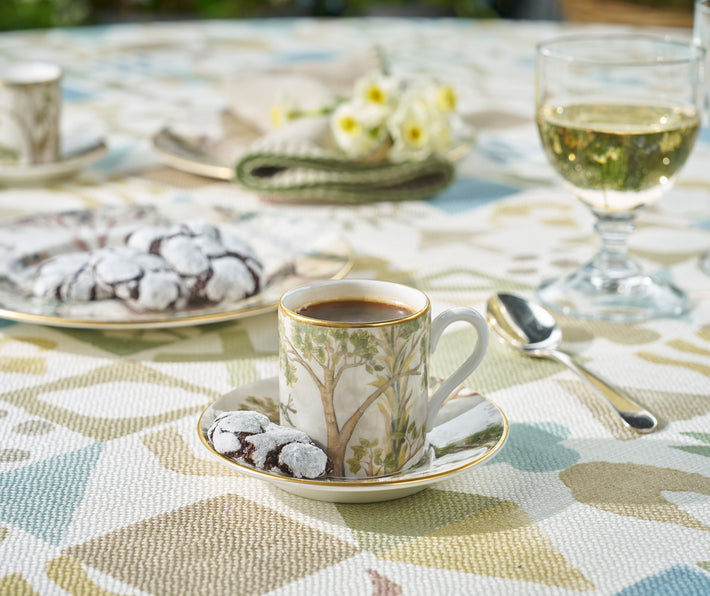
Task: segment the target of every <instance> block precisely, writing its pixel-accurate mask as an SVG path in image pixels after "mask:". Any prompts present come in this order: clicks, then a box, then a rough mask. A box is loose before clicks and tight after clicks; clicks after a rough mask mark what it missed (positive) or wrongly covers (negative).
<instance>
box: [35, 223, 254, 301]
mask: <svg viewBox="0 0 710 596" xmlns="http://www.w3.org/2000/svg"><path fill="white" fill-rule="evenodd" d="M125 242H126V245H125V246H117V247H113V248H101V249H97V250H94V251H90V252H76V253H66V254H60V255H57V256H55V257H52V258H50V259H48V260H47V261H45V262H44V263H43V264H42V265H40V266H39V267H38V269H37V272H36V274H35V278H34V281H33V288H32V293H33V294H34V295H35V296H39V297H41V298H45V299H49V300H58V301H62V302H74V301H90V300H107V299H118V300H122V301H124V302H126V303H127V304H129V305H130V306H131V307H133V308H136V309H141V310H151V311H164V310H168V309H176V308H184V307H185V306H188V305H200V304H205V303H218V302H221V301H223V300H225V301H236V300H241V299H243V298H247V297H249V296H252V295H253V294H256V293H257V292H258V291H259V290H260V289H261V286H262V283H263V268H262V265H261V263H260V261H259V260H258V259H257V257H256V255H255V254H254V252H253V251H252V249H251V247H250V246H249V245H248V244H247V243H246V242H244V241H243V240H241V239H240V238H236V237H235V236H233V235H232V234H229V233H227V232H224V231H222V230H220V229H219V228H217V227H216V226H213V225H212V224H209V223H206V222H199V221H195V222H188V223H185V224H182V225H179V226H172V227H169V228H168V227H157V226H146V227H142V228H138V229H135V230H134V231H133V232H131V233H130V234H128V235H127V236H126V238H125Z"/></svg>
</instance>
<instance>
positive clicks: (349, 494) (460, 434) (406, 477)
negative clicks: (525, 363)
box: [197, 377, 508, 503]
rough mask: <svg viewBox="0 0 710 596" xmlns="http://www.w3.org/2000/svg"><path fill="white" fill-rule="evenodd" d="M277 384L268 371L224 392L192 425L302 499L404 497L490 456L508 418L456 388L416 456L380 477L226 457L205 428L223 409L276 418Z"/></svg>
mask: <svg viewBox="0 0 710 596" xmlns="http://www.w3.org/2000/svg"><path fill="white" fill-rule="evenodd" d="M278 390H279V388H278V378H276V377H271V378H267V379H262V380H261V381H257V382H255V383H250V384H248V385H244V386H242V387H239V388H237V389H235V390H233V391H231V392H229V393H227V394H226V395H224V396H222V397H221V398H219V399H218V400H217V401H216V402H214V403H213V404H211V405H210V406H209V407H208V408H207V409H206V410H205V411H204V412H203V413H202V415H201V416H200V419H199V421H198V423H197V431H198V434H199V437H200V440H201V442H202V444H203V445H204V446H205V447H206V448H207V450H208V451H209V452H210V453H211V454H212V455H213V456H215V457H216V458H218V460H219V461H220V462H221V463H223V464H224V465H225V466H227V467H228V468H231V469H232V470H236V471H237V472H241V473H243V474H246V475H248V476H253V477H255V478H259V479H261V480H265V481H266V482H269V483H271V484H273V485H274V486H277V487H278V488H280V489H282V490H285V491H286V492H289V493H293V494H295V495H299V496H301V497H306V498H308V499H316V500H319V501H330V502H334V503H371V502H376V501H388V500H391V499H398V498H400V497H406V496H408V495H412V494H414V493H416V492H419V491H421V490H423V489H425V488H426V487H428V486H431V485H432V484H434V483H436V482H440V481H441V480H444V479H446V478H450V477H451V476H453V475H455V474H458V473H460V472H463V471H464V470H468V469H470V468H472V467H473V466H475V465H478V464H480V463H482V462H484V461H486V460H488V459H490V458H491V457H492V456H493V455H495V454H496V453H497V452H498V451H499V450H500V448H501V447H502V446H503V444H504V443H505V440H506V438H507V437H508V420H507V419H506V417H505V414H503V412H502V411H501V410H500V408H498V406H496V405H495V404H494V403H493V402H491V401H490V400H489V399H487V398H486V397H484V396H483V395H481V394H480V393H475V392H473V391H471V390H470V389H467V388H461V389H460V390H459V391H458V392H457V393H456V394H454V395H452V396H450V397H449V399H448V400H447V402H446V404H445V405H444V407H443V408H442V410H441V412H440V414H439V416H438V417H437V421H436V426H435V427H434V428H433V429H432V430H431V431H430V432H429V434H428V435H427V450H426V453H425V455H424V457H423V458H422V460H421V461H420V462H419V463H417V464H416V465H415V466H413V467H411V468H409V469H408V470H406V471H404V472H398V473H396V474H391V475H389V476H384V477H381V478H365V479H338V478H324V479H315V480H309V479H305V478H292V477H290V476H286V475H285V474H281V473H280V472H278V471H277V472H273V471H264V470H260V469H258V468H255V467H254V466H251V465H250V464H247V463H245V462H241V461H238V460H235V459H230V458H228V457H226V456H224V455H222V454H220V453H218V452H217V451H216V450H215V449H214V447H213V446H212V444H211V443H210V441H209V439H208V438H207V431H208V429H209V427H210V425H211V424H212V422H213V421H214V420H215V418H216V417H217V416H219V415H220V414H221V413H223V412H229V411H233V410H245V409H249V410H259V411H261V412H262V413H263V414H266V415H267V416H269V418H271V419H272V420H274V421H275V422H277V420H276V418H277V417H278Z"/></svg>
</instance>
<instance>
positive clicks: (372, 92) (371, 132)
mask: <svg viewBox="0 0 710 596" xmlns="http://www.w3.org/2000/svg"><path fill="white" fill-rule="evenodd" d="M403 89H404V86H403V84H402V81H400V80H399V79H396V78H394V77H387V76H384V75H381V74H378V73H374V74H370V75H367V76H365V77H363V78H361V79H359V80H358V81H357V82H356V83H355V93H354V95H353V97H352V98H350V100H349V101H346V102H344V103H342V104H341V105H340V106H339V107H338V108H337V109H336V110H335V112H334V113H333V114H332V116H331V130H332V132H333V137H334V138H335V142H336V143H337V145H338V146H339V147H340V149H341V150H342V151H344V152H345V153H346V154H347V155H348V156H350V157H361V156H364V155H367V154H368V153H372V152H373V151H374V150H375V149H377V148H378V147H385V145H384V144H383V143H384V141H385V140H386V139H387V137H388V136H389V140H390V141H391V147H390V149H389V151H388V153H387V158H388V159H390V160H391V161H420V160H424V159H427V158H428V157H430V156H431V155H441V154H444V153H445V152H446V151H447V150H448V149H449V147H450V145H451V139H452V132H451V116H452V114H453V112H454V111H455V110H456V102H457V98H456V92H455V91H454V88H453V87H452V86H451V85H448V84H445V83H441V82H439V81H436V80H434V79H427V80H425V81H423V82H418V83H416V84H414V85H412V86H410V87H408V88H406V89H404V90H403Z"/></svg>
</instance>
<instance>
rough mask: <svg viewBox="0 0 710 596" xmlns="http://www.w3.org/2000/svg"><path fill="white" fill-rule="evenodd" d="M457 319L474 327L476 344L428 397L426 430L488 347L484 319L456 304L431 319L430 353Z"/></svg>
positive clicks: (478, 362)
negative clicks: (460, 363)
mask: <svg viewBox="0 0 710 596" xmlns="http://www.w3.org/2000/svg"><path fill="white" fill-rule="evenodd" d="M458 321H465V322H466V323H469V324H471V325H472V326H473V327H474V328H475V329H476V334H477V337H476V345H475V346H474V347H473V351H472V352H471V354H470V355H469V357H468V358H466V360H465V361H464V363H463V364H462V365H461V366H459V367H458V368H457V369H456V370H455V371H454V373H453V374H451V375H449V376H448V377H446V379H444V382H443V383H442V384H441V387H439V388H438V389H437V390H436V391H435V392H434V395H432V396H431V398H430V399H429V409H428V415H427V424H426V430H427V432H428V431H430V430H431V429H432V428H433V426H434V420H435V419H436V415H437V414H438V413H439V410H440V409H441V406H442V404H443V403H444V401H445V400H446V398H447V397H449V395H450V394H451V393H452V392H453V390H454V389H456V388H457V387H458V386H459V385H460V384H461V383H463V382H464V380H466V377H468V375H470V374H471V373H472V372H473V371H474V370H476V367H478V365H479V364H480V363H481V360H483V356H484V355H485V354H486V348H488V323H486V319H485V318H484V317H483V315H481V314H480V313H479V312H478V311H476V310H474V309H472V308H468V307H465V306H457V307H454V308H450V309H448V310H445V311H444V312H442V313H441V314H440V315H439V316H438V317H436V318H435V319H434V320H433V321H432V323H431V339H430V342H431V347H430V353H432V354H433V353H434V350H436V346H437V345H438V343H439V339H440V338H441V336H442V334H443V333H444V329H446V328H447V327H448V326H449V325H451V324H452V323H456V322H458Z"/></svg>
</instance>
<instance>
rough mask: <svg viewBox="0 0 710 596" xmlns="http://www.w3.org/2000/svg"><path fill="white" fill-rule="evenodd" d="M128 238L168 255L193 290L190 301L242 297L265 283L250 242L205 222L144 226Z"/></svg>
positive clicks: (129, 241) (132, 243) (134, 245)
mask: <svg viewBox="0 0 710 596" xmlns="http://www.w3.org/2000/svg"><path fill="white" fill-rule="evenodd" d="M126 242H127V245H128V246H129V247H132V248H136V249H138V250H141V251H144V252H148V253H150V254H154V255H159V256H160V257H162V258H163V259H165V261H166V262H167V263H168V265H169V266H170V268H171V269H172V270H173V271H175V272H176V273H177V274H178V275H179V276H180V277H181V278H182V279H183V281H184V283H185V285H186V286H187V288H188V289H189V290H190V302H191V303H195V304H199V303H205V302H207V303H216V302H221V301H223V300H225V301H236V300H241V299H243V298H248V297H249V296H252V295H254V294H256V293H257V292H259V290H260V289H261V286H262V283H263V279H262V278H263V268H262V265H261V263H260V262H259V260H258V259H257V258H256V255H255V254H254V252H253V251H252V249H251V248H250V247H249V245H248V244H247V243H245V242H244V241H243V240H241V239H239V238H237V237H235V236H233V235H232V234H229V233H228V232H226V231H224V230H220V229H219V228H218V227H216V226H214V225H212V224H209V223H206V222H201V221H194V222H186V223H184V224H181V225H178V226H172V227H169V228H167V227H155V226H151V227H146V228H141V229H139V230H136V231H135V232H133V233H131V234H130V235H129V236H128V238H127V241H126Z"/></svg>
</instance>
